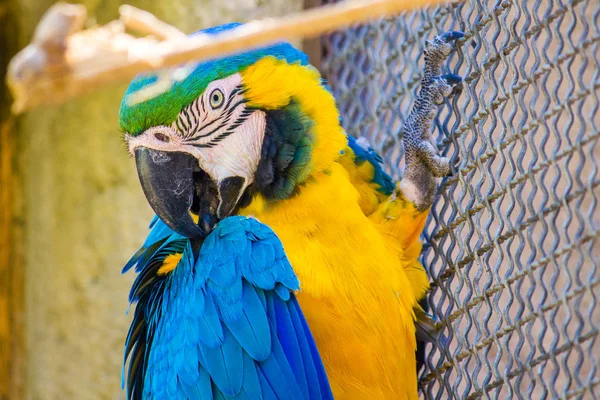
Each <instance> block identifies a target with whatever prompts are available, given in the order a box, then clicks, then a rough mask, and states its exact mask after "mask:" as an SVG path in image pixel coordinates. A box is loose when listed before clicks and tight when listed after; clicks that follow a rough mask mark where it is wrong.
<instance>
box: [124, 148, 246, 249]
mask: <svg viewBox="0 0 600 400" xmlns="http://www.w3.org/2000/svg"><path fill="white" fill-rule="evenodd" d="M135 161H136V165H137V170H138V175H139V178H140V182H141V184H142V188H143V190H144V194H145V195H146V198H147V199H148V202H149V203H150V206H151V207H152V209H153V210H154V212H155V213H156V214H157V215H158V217H159V218H160V219H162V220H163V222H164V223H165V224H167V225H168V226H169V228H171V229H173V230H174V231H175V232H177V233H179V234H180V235H183V236H187V237H189V238H192V239H194V238H203V237H205V236H206V235H208V234H209V233H210V232H211V230H212V229H213V227H214V226H215V224H216V223H217V222H218V221H219V220H221V219H223V218H225V217H227V216H229V215H231V214H232V213H233V212H234V211H235V208H236V206H237V204H238V202H239V199H240V197H241V196H242V194H243V192H244V190H245V188H246V180H245V179H244V178H242V177H238V176H232V177H227V178H225V179H223V180H222V181H221V182H219V183H218V184H217V183H216V182H214V181H213V179H212V178H211V177H210V176H209V175H208V174H207V173H206V172H204V171H203V170H202V169H200V167H199V166H198V160H197V159H196V158H195V157H193V156H192V155H190V154H187V153H182V152H168V151H160V150H153V149H149V148H146V147H138V148H137V149H136V150H135Z"/></svg>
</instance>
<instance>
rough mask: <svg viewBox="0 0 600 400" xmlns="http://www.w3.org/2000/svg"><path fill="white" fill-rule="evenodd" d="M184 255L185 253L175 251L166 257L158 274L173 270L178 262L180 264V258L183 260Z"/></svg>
mask: <svg viewBox="0 0 600 400" xmlns="http://www.w3.org/2000/svg"><path fill="white" fill-rule="evenodd" d="M182 255H183V253H175V254H171V255H168V256H167V257H165V260H164V261H163V264H162V266H161V267H160V268H159V269H158V272H157V274H158V275H166V274H168V273H169V272H171V271H173V270H174V269H175V267H177V264H179V260H181V256H182Z"/></svg>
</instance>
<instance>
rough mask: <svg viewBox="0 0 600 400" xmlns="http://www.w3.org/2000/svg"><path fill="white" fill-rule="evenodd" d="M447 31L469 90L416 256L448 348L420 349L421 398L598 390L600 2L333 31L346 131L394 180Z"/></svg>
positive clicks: (457, 108) (477, 2)
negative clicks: (427, 67)
mask: <svg viewBox="0 0 600 400" xmlns="http://www.w3.org/2000/svg"><path fill="white" fill-rule="evenodd" d="M451 29H454V30H455V29H459V30H463V31H465V33H466V34H467V40H465V41H464V42H462V44H460V45H459V49H458V51H457V52H455V53H454V54H453V55H452V56H451V57H450V58H449V60H448V62H447V64H446V71H447V72H454V73H457V74H460V75H462V76H463V77H464V88H463V91H462V92H461V93H460V94H459V95H457V96H456V97H454V98H452V99H450V100H448V101H446V102H445V104H444V105H443V106H442V107H441V108H440V112H439V114H438V118H437V119H436V122H435V125H434V135H433V136H434V137H435V138H436V140H437V145H438V148H439V149H440V152H441V153H442V154H444V155H446V156H448V157H452V158H453V159H455V160H459V165H460V168H459V173H458V174H457V176H456V177H453V178H447V179H445V180H444V181H443V182H442V183H441V186H440V190H439V192H440V193H439V196H438V199H437V201H436V203H435V206H434V209H433V210H432V212H431V216H430V218H429V222H428V224H427V226H426V229H425V234H424V241H425V243H426V246H425V248H424V252H423V263H424V265H425V266H426V268H427V269H428V271H429V273H430V276H431V281H432V291H431V294H430V296H429V305H430V307H431V312H432V313H433V314H434V315H436V316H437V317H438V318H439V319H440V323H441V324H442V325H443V333H444V335H445V336H446V337H447V341H446V343H445V344H443V345H442V344H441V343H438V344H437V345H435V346H429V347H428V349H427V353H426V354H427V357H426V367H425V368H424V370H422V371H421V374H420V382H421V389H422V394H423V396H424V397H425V398H427V399H447V398H454V399H477V398H486V399H488V398H494V399H496V398H518V399H543V398H566V399H570V398H575V399H592V398H594V399H595V398H600V370H599V368H600V366H599V364H600V340H599V338H598V335H599V331H600V305H598V304H597V303H598V297H600V271H599V264H600V240H599V238H598V237H599V235H600V233H599V232H600V231H599V230H600V210H599V207H598V198H599V197H600V190H599V185H600V173H599V169H598V160H597V159H598V158H600V141H599V137H600V130H599V129H600V111H599V110H598V104H599V89H600V2H599V1H598V0H572V1H566V0H535V1H527V0H473V1H469V0H468V1H466V2H465V3H460V4H454V5H452V6H449V7H438V8H430V9H428V10H424V11H418V12H413V13H409V14H405V15H402V16H400V17H398V18H386V19H382V20H380V21H378V22H375V23H372V24H368V25H364V26H360V27H355V28H351V29H348V30H345V31H341V32H337V33H334V34H332V35H329V36H327V37H325V38H324V39H323V59H322V65H321V69H322V71H323V73H324V75H325V77H326V78H327V79H328V81H329V83H330V84H331V86H332V87H333V90H334V92H335V95H336V98H337V99H338V104H339V107H340V109H341V113H342V117H343V125H344V127H345V128H346V130H347V131H348V132H349V133H351V134H353V135H355V136H365V137H367V138H369V139H370V141H371V143H372V145H373V147H374V148H376V149H377V150H378V151H379V152H380V154H382V156H383V157H384V159H385V161H386V166H387V168H388V172H390V173H392V174H393V175H394V177H396V178H398V177H400V176H401V174H402V168H403V165H402V163H401V159H402V153H403V150H402V143H401V140H400V133H401V127H402V124H403V122H404V119H405V118H406V117H407V116H408V113H409V110H410V107H411V105H412V103H413V100H414V98H415V94H416V92H417V90H418V85H419V81H420V78H421V75H420V74H421V69H422V67H423V57H422V56H421V53H422V50H423V46H424V41H425V39H428V38H431V37H433V36H434V35H436V34H439V33H442V32H444V31H447V30H451ZM471 43H474V45H475V47H472V46H471Z"/></svg>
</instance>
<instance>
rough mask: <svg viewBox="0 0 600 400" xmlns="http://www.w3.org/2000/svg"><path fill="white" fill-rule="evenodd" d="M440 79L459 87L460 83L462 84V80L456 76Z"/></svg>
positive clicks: (450, 75)
mask: <svg viewBox="0 0 600 400" xmlns="http://www.w3.org/2000/svg"><path fill="white" fill-rule="evenodd" d="M440 78H442V79H443V80H445V81H446V83H448V84H449V85H458V84H459V83H461V82H462V78H461V77H460V76H459V75H456V74H446V75H442V76H440Z"/></svg>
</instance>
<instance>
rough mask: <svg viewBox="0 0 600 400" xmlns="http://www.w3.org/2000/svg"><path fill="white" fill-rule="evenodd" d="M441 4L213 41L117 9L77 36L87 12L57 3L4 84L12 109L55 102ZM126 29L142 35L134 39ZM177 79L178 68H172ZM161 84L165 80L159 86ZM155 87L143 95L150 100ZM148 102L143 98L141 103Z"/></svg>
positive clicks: (362, 5) (365, 7)
mask: <svg viewBox="0 0 600 400" xmlns="http://www.w3.org/2000/svg"><path fill="white" fill-rule="evenodd" d="M445 2H446V0H347V1H345V2H341V3H336V4H332V5H327V6H323V7H319V8H314V9H311V10H308V11H303V12H300V13H297V14H293V15H289V16H286V17H283V18H273V19H264V20H259V21H253V22H250V23H247V24H245V25H242V26H240V27H238V28H234V29H232V30H230V31H227V32H223V33H221V34H218V35H215V36H209V35H195V36H193V37H188V36H186V35H185V34H184V33H182V32H181V31H179V30H178V29H177V28H175V27H173V26H171V25H169V24H167V23H165V22H163V21H160V20H159V19H158V18H156V17H155V16H153V15H152V14H150V13H148V12H146V11H142V10H139V9H137V8H135V7H131V6H127V5H124V6H121V8H120V9H119V12H120V15H121V17H120V20H119V21H112V22H110V23H108V24H106V25H104V26H100V27H94V28H91V29H87V30H81V29H82V28H83V25H84V21H85V19H86V9H85V7H83V6H81V5H72V4H67V3H57V4H55V5H54V6H52V7H51V8H50V9H49V10H48V11H47V12H46V14H45V15H44V17H43V18H42V20H41V21H40V23H39V25H38V27H37V28H36V31H35V34H34V37H33V40H32V42H31V44H30V45H28V46H27V47H26V48H25V49H23V50H22V51H21V52H19V53H18V54H17V55H16V56H15V57H14V58H13V59H12V60H11V62H10V64H9V67H8V74H7V83H8V85H9V88H10V89H11V91H12V93H13V96H14V99H15V100H14V103H13V106H12V111H13V112H14V113H20V112H23V111H25V110H28V109H31V108H33V107H35V106H37V105H40V104H48V103H55V102H62V101H65V100H67V99H69V98H71V97H74V96H77V95H80V94H83V93H86V92H90V91H92V90H95V89H98V88H100V87H103V86H106V85H107V84H109V83H112V82H116V81H120V80H126V79H132V78H133V77H134V76H135V75H137V74H139V73H142V72H148V71H151V70H156V69H161V68H166V67H173V66H176V65H181V64H184V63H188V62H191V61H202V60H206V59H209V58H213V57H220V56H223V55H227V54H231V53H235V52H236V51H241V50H245V49H250V48H255V47H259V46H263V45H266V44H270V43H274V42H277V41H281V40H289V39H294V38H309V37H315V36H319V35H321V34H323V33H327V32H331V31H333V30H335V29H338V28H340V27H343V26H347V25H351V24H355V23H361V22H365V21H368V20H371V19H375V18H378V17H383V16H387V15H393V14H398V13H399V12H402V11H405V10H411V9H414V8H417V7H422V6H426V5H430V4H440V3H445ZM126 29H128V30H129V31H133V32H137V33H139V34H141V35H145V36H144V37H135V36H133V35H131V34H129V33H126ZM177 70H179V73H180V74H181V68H178V69H177ZM162 83H164V82H162ZM168 88H169V86H168V85H161V86H160V87H158V88H157V90H154V91H148V92H147V93H146V95H145V96H154V95H156V94H159V93H160V92H162V91H164V90H168ZM145 98H147V97H145Z"/></svg>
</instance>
